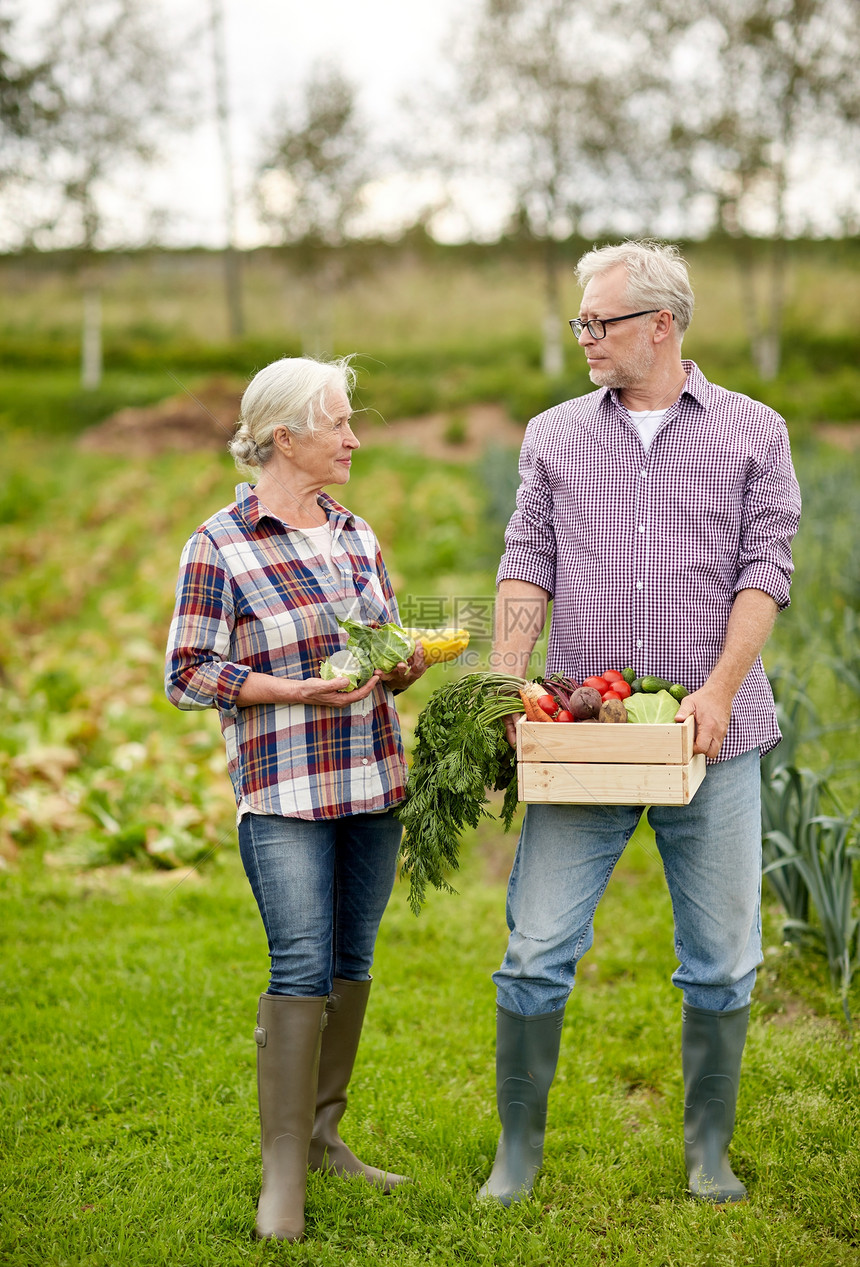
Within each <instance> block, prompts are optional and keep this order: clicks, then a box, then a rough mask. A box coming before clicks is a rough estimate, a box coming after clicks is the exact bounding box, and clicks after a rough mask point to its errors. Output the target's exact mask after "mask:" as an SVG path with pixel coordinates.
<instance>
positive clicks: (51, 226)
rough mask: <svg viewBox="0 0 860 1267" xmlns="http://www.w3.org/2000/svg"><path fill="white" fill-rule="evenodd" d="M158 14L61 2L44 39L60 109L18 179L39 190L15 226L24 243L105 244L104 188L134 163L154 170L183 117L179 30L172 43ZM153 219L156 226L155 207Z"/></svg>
mask: <svg viewBox="0 0 860 1267" xmlns="http://www.w3.org/2000/svg"><path fill="white" fill-rule="evenodd" d="M151 7H152V6H146V5H143V4H141V3H140V0H100V3H98V4H93V3H89V2H87V0H57V3H56V5H55V6H54V10H53V12H52V13H51V16H50V19H49V21H48V22H47V23H46V24H45V26H44V30H43V31H42V33H41V39H40V47H41V49H42V50H43V57H44V62H45V64H46V65H47V66H48V67H49V68H50V75H51V85H52V87H53V90H54V103H53V106H52V109H51V110H50V112H49V113H48V114H47V115H46V117H45V118H44V120H43V123H42V126H41V127H40V128H39V129H38V135H37V138H36V139H37V144H36V145H34V146H33V147H31V154H30V157H29V161H28V162H27V163H25V164H22V165H21V166H20V167H19V171H18V173H17V177H18V181H19V183H24V184H25V185H26V184H27V183H31V184H32V183H35V184H37V185H38V191H39V197H38V199H36V200H34V201H33V205H32V207H31V215H30V217H29V218H26V217H25V218H22V219H21V220H19V223H18V224H17V226H16V228H17V230H18V232H19V234H21V235H22V236H23V238H24V240H25V241H26V242H28V243H33V242H35V243H37V244H38V245H39V246H43V247H44V246H46V245H50V244H52V243H56V242H60V243H62V244H63V245H67V244H69V243H70V242H75V243H77V244H79V245H81V246H83V247H84V248H85V249H88V250H89V249H92V248H93V247H94V246H97V245H99V244H100V242H101V238H102V235H103V232H104V229H105V226H106V224H107V223H108V222H109V220H110V215H109V212H108V210H107V202H106V199H105V194H106V191H107V190H109V189H111V188H112V187H113V188H114V189H115V188H116V184H115V182H116V180H117V176H118V175H120V176H121V177H124V178H125V180H126V181H127V179H128V172H129V170H130V169H133V168H134V166H135V165H140V164H144V165H145V164H149V163H152V161H153V160H154V159H155V157H156V155H157V152H158V147H159V142H160V141H162V140H163V138H164V134H165V132H166V130H168V129H169V128H170V127H175V126H176V125H177V124H178V122H179V120H180V119H181V118H183V117H184V116H183V113H182V111H181V108H180V95H179V90H178V85H177V82H176V73H177V68H178V65H179V53H180V50H179V48H178V47H177V31H176V28H175V27H174V28H173V30H172V33H171V34H172V39H171V40H170V41H167V40H165V38H164V26H163V23H161V24H160V23H159V20H158V17H157V15H154V14H153V13H152V12H150V10H151ZM148 215H149V217H150V222H151V219H152V217H153V216H155V215H156V211H155V209H154V208H149V210H148ZM140 227H141V228H142V229H143V232H144V236H146V230H145V228H144V227H143V225H141V226H140ZM121 236H127V234H121Z"/></svg>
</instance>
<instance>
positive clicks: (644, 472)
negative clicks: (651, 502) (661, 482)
mask: <svg viewBox="0 0 860 1267" xmlns="http://www.w3.org/2000/svg"><path fill="white" fill-rule="evenodd" d="M639 474H640V475H641V476H642V478H643V480H644V478H645V476H646V475H647V474H648V472H647V471H640V472H639Z"/></svg>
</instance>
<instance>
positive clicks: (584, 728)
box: [517, 717, 696, 765]
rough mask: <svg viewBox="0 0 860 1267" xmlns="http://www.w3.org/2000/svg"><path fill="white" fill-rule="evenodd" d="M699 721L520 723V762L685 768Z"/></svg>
mask: <svg viewBox="0 0 860 1267" xmlns="http://www.w3.org/2000/svg"><path fill="white" fill-rule="evenodd" d="M695 735H696V722H695V718H693V717H688V718H687V719H686V721H683V722H673V723H671V724H670V725H668V726H640V725H637V724H636V723H633V722H628V723H627V725H624V724H623V723H622V724H621V725H617V724H614V725H613V724H612V723H610V722H602V723H600V724H598V725H591V724H589V723H587V722H572V723H569V724H567V725H564V724H563V723H556V722H536V721H526V720H525V718H520V720H519V721H518V723H517V758H518V760H520V761H541V762H549V761H602V762H611V761H618V762H623V763H625V764H636V765H650V764H656V765H665V764H669V765H686V764H687V762H688V761H690V760H691V758H692V756H693V742H694V740H695Z"/></svg>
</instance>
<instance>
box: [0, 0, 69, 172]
mask: <svg viewBox="0 0 860 1267" xmlns="http://www.w3.org/2000/svg"><path fill="white" fill-rule="evenodd" d="M4 9H5V6H3V5H2V4H0V184H3V183H5V181H6V180H8V179H10V178H11V177H13V176H14V175H15V173H16V172H17V171H18V167H19V163H20V154H19V151H18V146H20V145H21V144H26V143H31V144H32V143H33V142H34V141H35V139H36V137H37V136H38V134H39V131H40V129H41V128H43V127H44V126H45V125H46V124H49V123H50V122H51V120H52V119H53V118H54V116H55V112H56V108H57V100H56V93H55V90H54V85H53V81H52V75H51V67H50V65H49V63H48V62H47V61H39V62H24V61H22V60H21V59H20V57H19V56H17V55H16V54H15V53H14V52H13V47H14V43H15V22H14V20H13V18H12V17H11V15H10V14H9V13H8V12H5V11H4Z"/></svg>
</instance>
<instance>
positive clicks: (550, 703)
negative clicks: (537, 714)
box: [537, 695, 558, 717]
mask: <svg viewBox="0 0 860 1267" xmlns="http://www.w3.org/2000/svg"><path fill="white" fill-rule="evenodd" d="M537 706H538V708H542V709H543V711H544V712H545V713H549V715H550V716H551V717H554V716H555V714H556V713H557V712H558V700H557V699H555V698H554V696H552V695H541V697H540V699H539V700H538V701H537Z"/></svg>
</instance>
